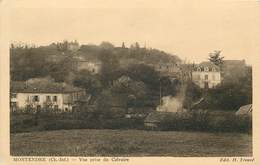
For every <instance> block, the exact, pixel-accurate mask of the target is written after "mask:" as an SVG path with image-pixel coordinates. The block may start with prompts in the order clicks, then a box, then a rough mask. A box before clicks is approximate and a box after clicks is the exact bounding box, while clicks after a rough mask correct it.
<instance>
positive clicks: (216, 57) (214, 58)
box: [209, 50, 224, 66]
mask: <svg viewBox="0 0 260 165" xmlns="http://www.w3.org/2000/svg"><path fill="white" fill-rule="evenodd" d="M220 53H221V51H220V50H215V51H214V52H213V53H210V54H209V61H210V62H212V63H213V64H215V65H217V66H221V65H222V64H223V62H224V61H223V59H224V57H221V56H220Z"/></svg>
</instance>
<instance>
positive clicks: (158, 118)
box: [144, 111, 170, 129]
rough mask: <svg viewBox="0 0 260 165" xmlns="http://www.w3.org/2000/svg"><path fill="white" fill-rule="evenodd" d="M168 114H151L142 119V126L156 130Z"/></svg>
mask: <svg viewBox="0 0 260 165" xmlns="http://www.w3.org/2000/svg"><path fill="white" fill-rule="evenodd" d="M169 114H170V112H158V111H156V112H152V113H150V114H149V115H147V117H146V118H145V119H144V126H145V127H146V128H152V129H153V128H157V127H158V124H159V123H160V122H162V121H163V120H164V118H165V117H167V116H168V115H169Z"/></svg>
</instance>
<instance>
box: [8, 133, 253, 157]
mask: <svg viewBox="0 0 260 165" xmlns="http://www.w3.org/2000/svg"><path fill="white" fill-rule="evenodd" d="M11 155H13V156H252V136H251V135H247V134H238V133H218V134H216V133H201V132H159V131H142V130H90V129H84V130H60V131H45V132H32V133H16V134H11Z"/></svg>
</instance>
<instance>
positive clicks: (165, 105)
mask: <svg viewBox="0 0 260 165" xmlns="http://www.w3.org/2000/svg"><path fill="white" fill-rule="evenodd" d="M186 87H187V86H186V85H182V86H181V88H180V91H179V93H178V94H177V95H176V96H164V97H163V98H162V105H159V106H158V107H157V108H156V111H160V112H183V101H184V98H185V93H186Z"/></svg>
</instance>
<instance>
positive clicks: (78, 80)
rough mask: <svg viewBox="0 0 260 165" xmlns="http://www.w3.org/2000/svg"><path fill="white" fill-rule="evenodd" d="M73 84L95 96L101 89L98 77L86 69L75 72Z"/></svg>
mask: <svg viewBox="0 0 260 165" xmlns="http://www.w3.org/2000/svg"><path fill="white" fill-rule="evenodd" d="M73 84H74V85H75V86H78V87H82V88H85V89H86V92H88V93H90V94H91V95H92V96H97V95H98V94H99V93H100V92H101V90H102V86H101V82H100V81H99V79H98V78H97V77H96V76H95V75H92V74H91V73H90V72H89V71H87V70H82V71H80V72H79V73H77V74H76V77H75V79H74V81H73Z"/></svg>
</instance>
